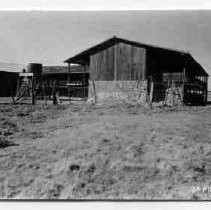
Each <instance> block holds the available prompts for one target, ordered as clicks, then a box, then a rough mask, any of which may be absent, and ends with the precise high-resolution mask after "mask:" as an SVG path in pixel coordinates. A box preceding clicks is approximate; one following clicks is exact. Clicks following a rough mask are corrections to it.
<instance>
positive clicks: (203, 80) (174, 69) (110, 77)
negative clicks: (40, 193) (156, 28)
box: [65, 36, 208, 105]
mask: <svg viewBox="0 0 211 210" xmlns="http://www.w3.org/2000/svg"><path fill="white" fill-rule="evenodd" d="M65 62H66V63H68V67H69V68H68V69H69V71H70V66H71V64H77V65H81V66H83V68H84V72H89V91H88V100H89V101H95V102H98V101H103V100H109V99H112V100H117V101H119V100H124V101H128V102H135V103H148V102H150V103H152V102H162V103H166V104H173V105H176V104H206V102H207V83H208V74H207V73H206V71H205V70H204V69H203V67H202V66H201V65H200V64H199V63H198V62H197V61H196V60H195V59H194V58H193V57H192V55H191V54H190V53H189V52H185V51H181V50H175V49H168V48H162V47H158V46H153V45H148V44H144V43H139V42H135V41H130V40H127V39H122V38H118V37H116V36H114V37H112V38H110V39H108V40H106V41H104V42H102V43H100V44H97V45H95V46H93V47H91V48H89V49H87V50H84V51H83V52H81V53H79V54H77V55H75V56H73V57H71V58H68V59H67V60H65Z"/></svg>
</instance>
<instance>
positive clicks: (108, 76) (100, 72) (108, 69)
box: [89, 47, 114, 80]
mask: <svg viewBox="0 0 211 210" xmlns="http://www.w3.org/2000/svg"><path fill="white" fill-rule="evenodd" d="M89 71H90V79H91V80H114V47H109V48H108V49H105V50H102V51H100V52H99V53H96V54H94V55H92V56H91V57H90V68H89Z"/></svg>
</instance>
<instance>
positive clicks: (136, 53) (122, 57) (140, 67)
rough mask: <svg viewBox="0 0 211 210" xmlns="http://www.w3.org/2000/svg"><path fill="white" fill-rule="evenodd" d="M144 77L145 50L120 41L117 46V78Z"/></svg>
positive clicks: (142, 78) (133, 78)
mask: <svg viewBox="0 0 211 210" xmlns="http://www.w3.org/2000/svg"><path fill="white" fill-rule="evenodd" d="M145 78H146V50H145V49H144V48H140V47H134V46H132V45H128V44H124V43H120V44H118V46H117V74H116V79H117V80H144V79H145Z"/></svg>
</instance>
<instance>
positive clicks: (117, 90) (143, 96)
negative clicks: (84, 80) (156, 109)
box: [88, 80, 148, 103]
mask: <svg viewBox="0 0 211 210" xmlns="http://www.w3.org/2000/svg"><path fill="white" fill-rule="evenodd" d="M147 97H148V96H147V80H144V81H91V80H90V81H89V92H88V101H89V102H97V103H100V102H103V101H107V102H108V101H112V102H114V101H116V102H120V101H124V102H128V103H146V102H147Z"/></svg>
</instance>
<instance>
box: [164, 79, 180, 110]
mask: <svg viewBox="0 0 211 210" xmlns="http://www.w3.org/2000/svg"><path fill="white" fill-rule="evenodd" d="M183 98H184V85H183V84H181V83H174V84H172V86H170V87H169V88H167V89H166V91H165V104H167V105H170V106H176V105H182V104H183Z"/></svg>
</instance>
